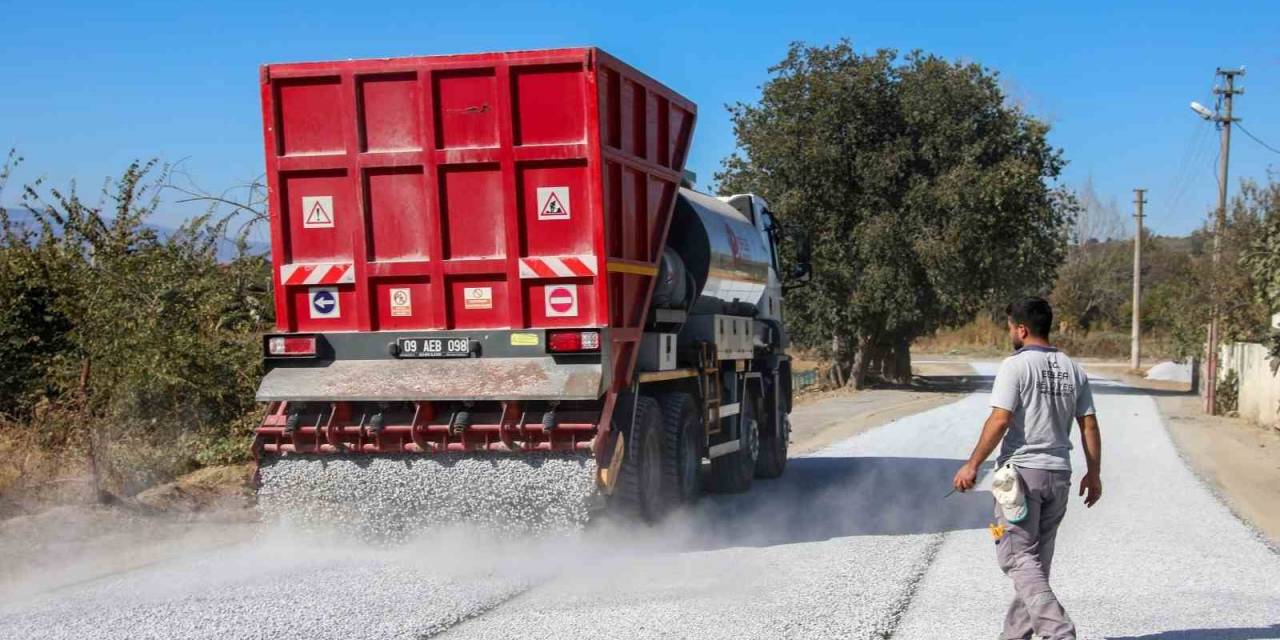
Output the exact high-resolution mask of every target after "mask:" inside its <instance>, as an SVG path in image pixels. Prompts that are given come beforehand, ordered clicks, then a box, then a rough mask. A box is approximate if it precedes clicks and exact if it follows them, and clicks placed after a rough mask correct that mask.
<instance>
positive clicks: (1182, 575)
mask: <svg viewBox="0 0 1280 640" xmlns="http://www.w3.org/2000/svg"><path fill="white" fill-rule="evenodd" d="M984 370H985V369H984V368H980V373H981V372H983V371H984ZM1095 394H1096V395H1095V398H1096V401H1097V403H1098V409H1099V414H1100V415H1101V420H1102V426H1103V433H1104V439H1105V440H1106V451H1107V457H1106V462H1107V464H1106V467H1105V470H1104V474H1105V475H1104V482H1105V483H1106V490H1107V494H1106V496H1105V497H1104V499H1103V501H1102V502H1101V503H1100V504H1099V505H1098V506H1097V507H1095V508H1094V509H1091V510H1088V511H1086V510H1084V509H1082V508H1081V507H1080V506H1079V502H1078V501H1077V502H1076V503H1075V504H1073V506H1072V507H1071V509H1070V510H1069V511H1068V514H1067V518H1066V521H1065V523H1064V525H1063V529H1062V532H1061V534H1060V536H1059V544H1058V552H1059V554H1060V555H1059V557H1058V559H1057V561H1056V562H1055V565H1054V576H1053V583H1054V586H1055V588H1056V589H1057V590H1058V593H1059V596H1060V597H1062V598H1063V600H1064V602H1065V603H1066V605H1067V608H1068V610H1069V611H1070V612H1071V613H1072V615H1073V616H1075V618H1076V621H1077V622H1078V623H1079V624H1080V626H1081V629H1082V635H1081V637H1082V638H1097V637H1103V636H1106V637H1114V638H1170V639H1173V638H1177V639H1178V640H1183V639H1186V640H1197V639H1204V640H1210V639H1213V640H1222V639H1223V638H1241V639H1243V638H1250V639H1251V640H1252V639H1255V638H1257V639H1262V638H1277V637H1280V627H1275V626H1274V625H1275V621H1276V620H1280V558H1278V557H1277V556H1276V554H1275V553H1273V552H1271V551H1270V550H1268V549H1267V548H1266V547H1265V546H1264V545H1262V543H1261V542H1260V541H1258V540H1257V539H1255V538H1253V537H1252V536H1251V535H1250V533H1249V531H1248V529H1247V528H1246V527H1245V526H1244V525H1243V524H1242V523H1240V522H1239V521H1238V520H1236V519H1235V518H1234V517H1233V516H1232V515H1231V514H1230V513H1229V512H1228V511H1227V510H1226V508H1224V507H1223V506H1222V505H1221V503H1219V502H1217V501H1216V500H1215V499H1214V498H1213V496H1212V495H1211V494H1210V493H1209V492H1208V491H1206V490H1205V488H1204V487H1203V486H1202V485H1201V484H1199V482H1198V481H1197V480H1196V479H1195V478H1194V476H1192V475H1191V473H1190V472H1189V471H1188V470H1187V468H1186V467H1185V465H1184V464H1183V463H1182V461H1181V460H1180V459H1179V458H1178V456H1177V454H1176V451H1175V450H1174V449H1173V447H1172V445H1171V444H1170V442H1169V440H1168V438H1167V436H1166V435H1165V432H1164V430H1163V427H1162V426H1161V424H1160V422H1159V418H1158V414H1157V413H1156V409H1155V407H1154V405H1153V403H1152V402H1151V400H1150V398H1147V397H1145V396H1142V395H1135V394H1134V392H1133V391H1132V390H1129V389H1127V388H1121V387H1108V388H1104V385H1102V384H1099V388H1098V389H1096V390H1095ZM987 412H988V408H987V396H986V394H985V393H983V394H974V395H972V396H968V397H966V398H965V399H963V400H961V401H960V402H957V403H955V404H951V405H947V406H944V407H940V408H937V409H934V410H931V411H928V412H925V413H921V414H916V415H914V416H910V417H908V418H904V419H902V420H898V421H896V422H893V423H890V424H888V425H885V426H884V427H881V428H879V429H875V430H872V431H870V432H868V433H866V434H864V435H862V436H859V437H857V438H854V439H851V440H847V441H844V442H841V443H838V444H837V445H834V446H832V447H830V448H828V449H825V450H823V451H820V452H818V453H816V454H813V455H810V456H805V457H799V458H793V459H792V460H791V461H790V463H789V466H788V469H787V474H786V475H785V476H784V477H783V478H782V479H780V480H777V481H757V486H756V487H755V488H753V489H752V491H751V492H750V493H747V494H743V495H737V496H713V497H709V498H706V499H704V500H703V501H702V502H701V503H700V504H699V505H698V506H697V507H695V508H693V509H691V510H689V511H688V512H685V513H680V514H677V515H676V516H675V517H673V518H671V519H670V520H669V521H668V522H666V523H664V524H663V525H662V526H660V527H657V528H652V529H641V528H637V527H634V526H628V525H622V526H621V528H619V527H618V526H617V525H614V524H612V523H603V524H599V525H597V523H594V522H593V523H592V524H591V526H589V527H587V528H586V529H585V530H580V531H569V532H566V531H564V530H562V529H561V530H558V531H557V532H555V533H547V534H545V535H538V536H533V535H530V534H528V533H515V534H514V535H513V534H512V533H508V534H506V536H505V538H499V539H495V538H494V537H492V536H491V535H490V534H489V533H485V532H480V533H477V532H474V531H471V530H459V531H456V532H452V533H449V534H448V535H444V534H440V533H431V534H428V535H426V536H425V537H417V538H413V539H412V540H411V541H409V542H407V543H404V544H397V545H391V546H386V545H368V544H367V543H362V542H345V543H344V542H337V543H326V542H317V541H316V540H315V539H314V538H311V537H308V535H307V534H301V533H298V532H297V530H296V529H293V528H289V527H288V526H287V524H288V523H290V522H295V523H296V522H301V523H304V524H308V525H311V524H312V523H319V522H322V521H337V522H339V523H342V522H354V521H358V520H359V516H367V515H369V514H370V513H390V514H392V515H394V516H396V518H393V519H391V520H396V521H398V519H399V518H401V517H404V516H405V515H406V513H405V512H406V511H409V512H411V513H410V514H409V517H410V519H411V520H414V524H415V525H422V524H427V523H428V522H429V521H430V519H429V518H425V517H422V518H420V517H417V516H414V515H413V514H416V513H419V510H422V509H431V510H435V511H433V513H435V514H437V515H438V516H439V517H441V518H444V519H449V518H451V517H452V516H451V515H450V514H449V513H443V512H441V511H440V507H439V506H438V503H437V502H435V500H437V499H443V497H449V496H453V497H455V498H456V497H457V496H458V494H457V493H456V492H459V491H462V486H460V485H454V484H450V483H448V482H447V481H441V480H438V479H436V475H437V474H438V473H439V471H440V470H429V469H414V468H405V465H406V464H407V461H403V460H401V461H395V460H390V461H389V462H387V463H378V464H377V465H376V466H377V469H376V470H375V472H374V474H372V475H362V474H357V473H356V471H357V470H359V471H366V470H367V469H362V468H360V467H358V466H355V465H354V463H352V462H350V461H346V460H342V459H328V460H319V459H308V458H298V459H292V460H289V461H288V463H289V464H288V465H283V466H276V465H274V464H273V465H271V468H269V469H264V472H265V476H264V478H265V477H271V481H270V482H269V483H268V484H269V486H270V487H271V488H270V489H269V490H268V494H269V495H268V496H266V506H267V508H269V509H274V508H275V507H279V506H281V505H284V504H289V505H296V504H297V503H296V501H294V500H293V499H292V498H288V499H287V502H286V498H287V495H288V492H295V494H294V495H302V494H307V493H308V492H310V493H309V495H320V496H326V497H325V499H323V500H320V501H319V502H318V504H316V505H314V506H308V507H307V508H304V509H301V510H297V511H298V512H300V513H301V516H297V513H296V512H295V517H294V518H293V519H289V518H284V519H282V522H284V523H286V526H285V528H284V529H282V531H281V532H280V533H277V534H275V535H273V536H267V537H264V538H263V539H261V540H259V541H256V542H254V543H253V544H250V545H244V546H242V547H238V548H235V549H230V550H223V551H220V552H215V553H210V554H206V555H201V556H199V557H197V558H192V559H189V560H187V561H183V562H170V563H166V564H164V565H162V566H158V567H151V568H148V569H145V570H140V571H136V572H133V573H129V574H124V575H119V576H114V577H111V578H108V579H103V580H100V581H96V582H93V583H90V584H86V585H81V586H78V587H74V588H69V589H66V590H63V591H60V592H58V593H56V594H47V595H45V596H40V597H36V598H32V599H26V600H22V601H20V602H6V603H3V604H0V637H3V638H9V637H13V638H55V639H61V638H85V637H92V638H105V639H107V640H114V639H116V638H267V637H286V638H292V637H306V638H309V639H311V638H315V639H327V638H411V637H413V638H426V637H436V636H443V637H458V638H556V639H562V638H565V639H572V638H600V637H608V638H653V637H670V638H734V639H735V640H739V639H742V638H810V637H841V638H866V639H873V638H874V639H883V638H887V637H892V638H895V639H903V640H911V639H914V638H922V639H934V638H985V637H995V636H996V634H997V633H998V631H999V621H1000V614H1001V611H1002V610H1003V607H1004V606H1005V604H1006V602H1007V598H1008V597H1009V596H1010V595H1011V593H1012V589H1011V588H1010V586H1009V584H1008V581H1007V579H1005V578H1004V576H1003V575H1001V574H1000V572H999V570H998V569H997V568H996V566H995V560H994V551H993V550H992V546H991V542H990V538H989V536H988V534H987V533H986V531H985V524H986V521H987V520H988V519H989V517H990V505H991V500H990V496H989V495H984V494H972V493H971V494H966V495H953V496H950V497H945V498H944V495H945V494H946V492H947V490H948V489H949V488H950V487H949V480H950V477H951V474H952V473H954V471H955V468H956V467H958V465H959V464H960V463H961V460H962V459H963V458H964V457H965V456H967V455H968V452H969V449H970V448H971V447H972V446H973V442H974V440H975V439H976V437H977V434H978V431H979V429H980V428H981V424H982V419H983V418H984V417H985V415H986V413H987ZM419 461H420V459H418V460H414V461H412V464H411V466H417V464H418V462H419ZM437 462H440V463H444V465H445V466H449V465H453V467H454V468H456V467H457V466H458V465H462V468H463V470H464V473H463V476H466V475H467V474H471V475H472V481H473V482H478V483H483V484H481V485H477V486H483V487H486V490H488V491H499V492H502V493H499V494H497V495H498V496H499V497H497V498H491V499H487V500H481V501H479V502H475V503H471V502H466V501H464V504H470V505H472V507H473V508H474V510H478V511H484V510H489V509H491V508H493V507H495V506H496V507H498V511H502V510H503V509H515V511H514V513H515V514H516V515H520V516H521V517H522V518H527V517H529V516H531V515H534V514H530V513H529V512H527V511H525V510H524V507H522V506H521V505H522V504H523V503H520V502H519V501H518V500H517V502H516V504H515V505H514V506H513V505H512V504H511V502H510V501H511V500H513V499H516V498H517V497H518V496H523V497H524V498H525V499H528V498H529V497H530V496H535V497H538V499H540V500H548V499H550V498H551V496H552V494H556V495H564V492H565V491H569V493H570V495H578V494H580V492H581V491H582V489H581V486H580V485H578V484H575V483H574V481H573V480H572V478H573V477H575V476H576V475H577V474H576V473H572V472H573V471H575V469H577V470H583V469H580V468H577V467H576V466H575V464H568V463H565V462H563V461H561V462H552V461H544V462H542V463H540V464H542V465H543V466H547V465H550V466H551V468H552V473H553V474H555V473H563V474H564V478H565V480H564V482H566V483H568V485H569V488H568V489H566V488H564V487H560V488H559V489H555V490H553V489H549V488H536V487H534V486H525V485H526V483H525V481H526V480H529V476H528V475H527V473H528V470H522V471H519V472H518V473H517V472H511V471H510V469H506V468H507V467H508V466H509V464H510V462H505V463H504V462H497V463H495V467H494V468H490V469H487V470H486V469H485V468H484V467H475V468H472V467H471V466H469V464H468V463H467V462H466V461H461V460H458V461H445V460H440V461H437ZM1077 464H1079V463H1078V462H1077ZM325 465H327V466H329V467H332V468H329V469H321V470H320V471H322V472H323V473H316V471H317V469H316V468H313V467H316V466H325ZM384 465H386V466H385V467H384ZM370 466H371V467H372V466H375V465H373V464H370ZM504 469H506V470H504ZM273 474H274V475H273ZM419 474H425V477H426V478H429V481H424V477H423V476H420V475H419ZM490 474H493V475H494V476H501V477H505V478H507V481H506V482H504V483H498V484H499V485H500V486H497V487H494V486H493V485H492V484H490V483H488V482H487V481H486V480H487V478H489V477H490ZM585 475H587V476H588V477H589V475H590V474H589V473H588V474H585ZM542 477H545V476H542ZM369 478H377V481H376V482H373V481H370V480H368V479H369ZM321 479H323V480H324V484H326V485H331V486H328V487H325V488H322V489H321V490H320V491H318V492H316V491H315V490H316V487H315V486H313V485H315V484H316V483H317V482H318V481H319V480H321ZM522 479H523V480H522ZM442 482H444V483H445V484H443V486H442V485H441V483H442ZM383 483H387V484H389V485H390V486H391V488H392V490H393V492H399V495H400V498H397V500H396V501H395V502H392V503H383V502H381V501H378V500H375V501H372V502H370V501H367V500H362V499H366V498H369V497H370V495H371V494H373V493H374V490H375V489H378V488H380V487H381V488H386V487H385V486H384V485H383ZM538 484H539V486H541V483H538ZM424 487H431V488H432V489H433V490H432V491H429V492H427V491H424V490H423V489H424ZM522 487H523V488H522ZM574 487H577V488H576V489H575V488H574ZM557 492H558V493H557ZM491 495H493V494H491ZM272 500H277V501H279V502H278V503H277V504H276V505H275V507H273V506H272V505H271V501H272ZM401 501H408V502H409V503H410V504H413V505H415V506H414V507H413V508H409V507H407V506H406V505H405V504H403V503H402V502H401ZM374 506H376V507H377V508H374ZM481 507H484V508H485V509H481ZM468 513H470V511H468ZM584 517H585V513H582V512H578V511H574V510H566V511H565V512H564V514H561V515H558V516H556V517H555V518H553V519H552V520H553V521H554V522H555V523H565V522H569V523H580V522H581V521H582V518H584ZM353 518H354V520H353ZM533 519H534V520H539V521H541V520H542V519H541V518H536V517H535V518H533ZM481 520H482V521H483V518H482V519H481ZM375 521H377V520H376V519H375ZM507 521H508V519H501V520H499V521H490V523H491V527H490V528H491V529H492V528H496V529H504V527H503V526H501V524H500V523H501V522H507ZM437 524H438V523H437ZM493 524H499V526H496V527H494V526H492V525H493ZM551 528H552V527H547V528H546V529H548V530H549V529H551ZM375 529H377V528H375ZM379 530H380V529H379ZM390 531H391V533H394V534H396V535H400V534H401V533H402V532H403V531H404V530H403V529H401V528H400V527H399V525H396V526H394V527H390ZM383 533H386V532H385V531H384V532H383Z"/></svg>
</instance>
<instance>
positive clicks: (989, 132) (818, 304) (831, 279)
mask: <svg viewBox="0 0 1280 640" xmlns="http://www.w3.org/2000/svg"><path fill="white" fill-rule="evenodd" d="M770 73H771V77H770V79H769V80H768V82H767V83H766V84H765V85H764V86H763V87H762V92H761V97H760V100H759V102H758V103H754V104H747V103H738V104H735V105H732V106H730V107H729V111H730V113H731V115H732V119H733V123H734V132H735V134H736V137H737V146H738V149H737V150H736V151H735V152H734V153H733V154H732V155H730V156H729V157H727V158H725V160H724V161H723V170H722V171H721V172H719V173H718V174H717V176H716V178H717V181H718V183H719V188H720V190H721V191H722V192H747V191H750V192H755V193H759V194H761V195H763V196H764V197H765V198H767V199H768V200H769V202H770V204H771V205H772V207H773V209H774V212H775V213H776V214H777V215H778V216H779V218H780V219H781V220H783V221H784V222H785V223H786V224H787V225H788V226H789V227H791V228H793V229H799V230H801V231H803V232H804V233H807V234H808V235H809V236H810V238H811V239H812V241H813V246H814V255H813V258H814V274H813V279H812V283H811V285H810V286H809V287H807V288H804V289H799V290H796V291H795V292H793V293H792V294H790V295H789V296H788V299H787V306H788V312H789V314H790V317H791V318H792V319H793V321H792V323H791V327H792V331H793V336H794V338H795V340H796V341H797V342H798V343H800V344H802V345H806V346H810V347H819V348H824V350H825V349H828V348H829V347H828V345H832V344H833V343H834V348H829V350H830V352H831V353H830V355H831V356H832V357H833V358H834V359H835V361H836V362H837V363H838V365H839V366H841V367H843V368H845V369H847V370H850V371H851V374H852V375H851V376H850V379H851V381H852V382H853V383H854V384H857V385H861V384H862V383H863V381H864V379H865V378H866V376H867V374H868V373H870V374H873V375H879V376H883V377H885V378H887V379H890V380H894V381H905V380H908V379H909V377H910V357H909V355H908V349H909V345H910V343H911V341H912V340H913V339H915V338H916V337H918V336H921V335H925V334H928V333H931V332H933V331H935V330H937V329H938V328H940V327H944V326H950V325H955V324H958V323H961V322H964V321H967V320H968V319H970V318H972V317H973V315H974V313H975V312H977V311H978V310H979V309H981V308H983V307H990V306H991V305H993V303H994V301H996V300H1004V299H1007V298H1008V297H1010V296H1012V295H1014V294H1018V293H1033V292H1041V291H1044V290H1045V289H1046V288H1047V287H1048V285H1049V284H1050V283H1051V282H1052V278H1053V274H1054V271H1055V270H1056V269H1057V266H1058V264H1060V263H1061V262H1062V259H1063V247H1064V245H1065V233H1066V230H1067V225H1068V223H1069V221H1070V220H1071V218H1072V216H1073V212H1074V210H1075V208H1076V203H1075V200H1074V198H1073V196H1071V195H1070V194H1069V193H1068V192H1066V191H1065V190H1062V189H1054V188H1051V187H1050V186H1049V185H1048V184H1047V182H1048V181H1049V180H1051V179H1052V178H1054V177H1056V176H1057V175H1058V173H1059V172H1060V171H1061V169H1062V167H1063V164H1064V160H1063V159H1062V156H1061V153H1060V152H1059V151H1058V150H1056V149H1054V148H1053V147H1051V146H1050V145H1049V144H1048V142H1047V141H1046V139H1045V135H1046V133H1047V132H1048V126H1047V125H1046V124H1045V123H1043V122H1041V121H1039V120H1036V119H1035V118H1032V117H1030V116H1028V115H1027V114H1025V113H1024V112H1022V110H1021V109H1020V108H1018V107H1016V106H1012V105H1010V104H1008V102H1007V101H1006V100H1005V96H1004V95H1003V93H1002V90H1001V88H1000V84H999V82H998V78H997V76H996V74H995V73H994V72H992V71H990V70H988V69H986V68H984V67H982V66H979V65H976V64H965V63H958V62H948V61H946V60H943V59H941V58H938V57H936V56H933V55H928V54H925V53H921V52H913V53H911V54H909V55H907V56H905V57H900V56H899V55H898V54H897V52H895V51H891V50H879V51H876V52H875V53H872V54H867V55H863V54H859V53H857V52H856V51H855V50H854V49H853V47H852V45H851V44H850V43H849V42H848V41H841V42H840V43H838V44H836V45H833V46H824V47H813V46H807V45H804V44H802V43H796V44H793V45H792V46H791V48H790V50H789V51H788V53H787V55H786V57H785V58H784V59H783V60H782V61H781V62H780V63H778V64H777V65H775V66H774V67H772V68H771V69H770ZM1001 306H1003V305H1001Z"/></svg>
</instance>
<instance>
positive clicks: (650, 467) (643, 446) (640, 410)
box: [613, 396, 668, 523]
mask: <svg viewBox="0 0 1280 640" xmlns="http://www.w3.org/2000/svg"><path fill="white" fill-rule="evenodd" d="M632 398H635V403H636V404H635V406H634V410H635V414H634V415H635V419H634V420H632V417H631V416H632V413H631V412H632ZM617 413H618V417H620V418H622V419H621V420H619V421H618V422H619V423H621V424H619V426H620V427H621V428H622V429H623V433H624V434H625V437H626V439H627V440H626V443H627V444H626V448H625V449H624V451H623V457H622V468H621V469H620V470H619V471H618V486H617V487H616V488H615V490H614V492H613V500H614V502H615V504H616V505H617V507H618V510H619V511H620V512H621V513H623V514H624V515H628V516H634V517H637V518H639V519H641V520H643V521H645V522H650V523H652V522H657V521H658V520H660V519H662V516H664V515H666V512H667V505H668V501H667V496H666V495H665V494H664V492H663V490H662V410H661V409H660V408H659V407H658V402H657V401H656V400H654V399H653V398H650V397H648V396H639V397H635V396H625V397H623V398H620V399H619V403H618V412H617Z"/></svg>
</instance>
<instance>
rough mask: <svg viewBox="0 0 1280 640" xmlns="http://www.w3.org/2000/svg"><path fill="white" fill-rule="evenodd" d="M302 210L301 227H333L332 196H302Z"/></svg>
mask: <svg viewBox="0 0 1280 640" xmlns="http://www.w3.org/2000/svg"><path fill="white" fill-rule="evenodd" d="M302 212H303V214H302V228H304V229H332V228H333V196H304V197H303V198H302Z"/></svg>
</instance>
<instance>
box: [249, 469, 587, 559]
mask: <svg viewBox="0 0 1280 640" xmlns="http://www.w3.org/2000/svg"><path fill="white" fill-rule="evenodd" d="M261 480H262V487H261V489H260V490H259V491H258V505H259V509H261V510H262V512H263V514H264V515H265V516H266V517H267V518H269V519H280V520H282V521H284V522H286V523H288V524H290V525H293V526H298V527H303V528H326V529H328V528H336V529H338V530H341V531H346V532H354V533H359V534H362V535H365V536H369V537H373V538H378V539H389V540H400V539H403V538H405V537H407V536H409V535H412V534H413V533H414V532H416V531H421V530H424V529H428V528H439V527H440V526H442V525H449V524H455V523H466V524H468V525H469V526H473V527H477V528H480V529H483V530H487V531H501V532H508V533H529V532H545V531H551V530H559V529H566V528H567V529H574V528H578V527H581V526H582V525H583V524H584V523H585V522H586V521H587V518H588V516H589V514H590V511H591V508H592V506H593V504H594V502H595V501H596V499H597V495H596V493H597V492H596V487H595V462H594V461H593V460H592V458H591V457H590V456H583V455H572V454H557V453H531V454H484V455H467V454H447V455H430V456H378V457H340V456H288V457H283V458H276V459H273V460H270V461H269V462H266V463H265V464H263V465H262V467H261Z"/></svg>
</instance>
